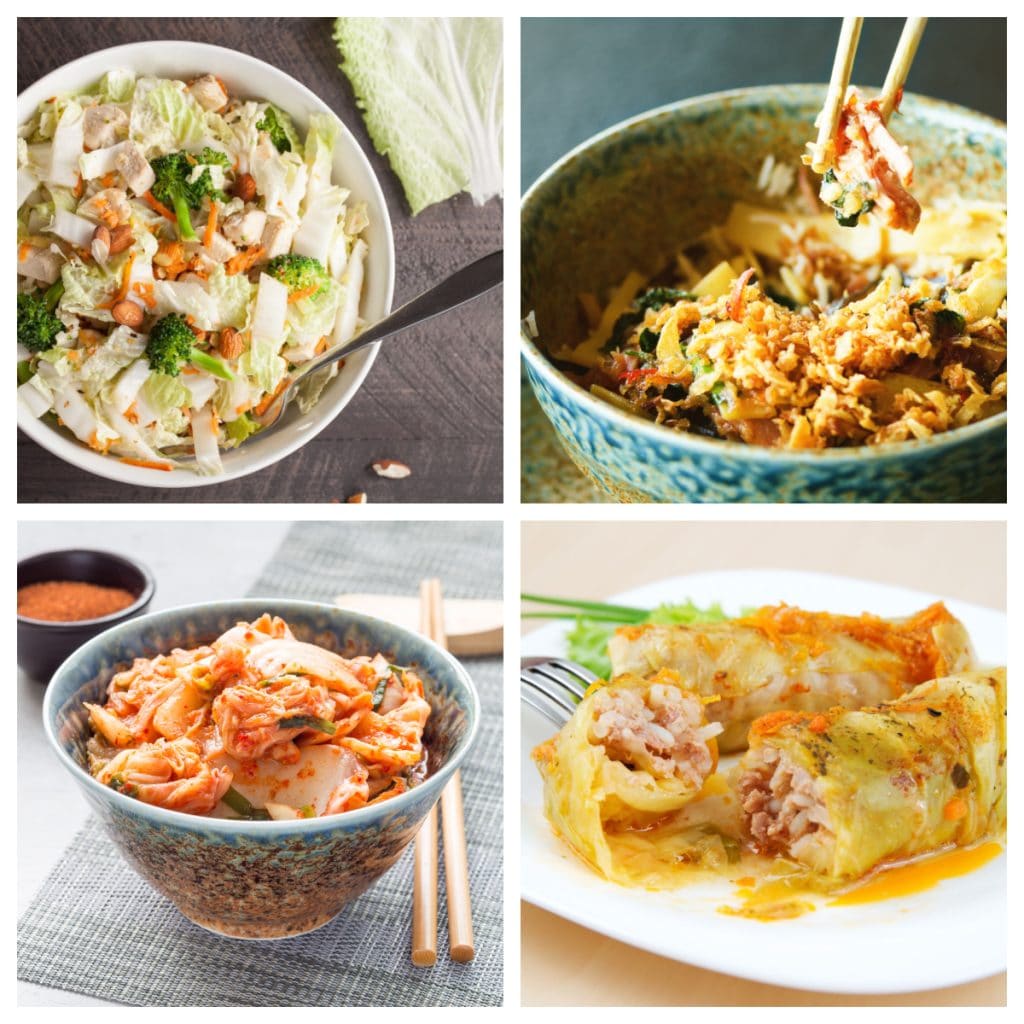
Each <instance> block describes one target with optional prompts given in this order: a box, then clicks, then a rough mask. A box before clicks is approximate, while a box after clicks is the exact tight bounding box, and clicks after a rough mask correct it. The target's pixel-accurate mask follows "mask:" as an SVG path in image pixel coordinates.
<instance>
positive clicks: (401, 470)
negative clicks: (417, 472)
mask: <svg viewBox="0 0 1024 1024" xmlns="http://www.w3.org/2000/svg"><path fill="white" fill-rule="evenodd" d="M371 468H372V469H373V471H374V473H376V474H377V476H384V477H387V478H388V479H389V480H404V479H405V477H407V476H409V474H410V473H412V470H411V469H410V468H409V467H408V466H407V465H406V464H405V463H404V462H399V461H398V460H397V459H378V460H377V461H376V462H375V463H373V465H372V467H371Z"/></svg>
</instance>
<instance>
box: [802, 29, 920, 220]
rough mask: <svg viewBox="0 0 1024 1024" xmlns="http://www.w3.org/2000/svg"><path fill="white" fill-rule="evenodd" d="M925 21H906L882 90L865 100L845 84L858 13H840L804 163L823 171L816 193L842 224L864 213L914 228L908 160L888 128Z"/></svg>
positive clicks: (857, 34) (915, 212) (856, 37)
mask: <svg viewBox="0 0 1024 1024" xmlns="http://www.w3.org/2000/svg"><path fill="white" fill-rule="evenodd" d="M926 20H927V19H925V18H908V19H907V23H906V25H905V27H904V30H903V34H902V35H901V37H900V42H899V45H898V47H897V49H896V53H895V54H894V55H893V59H892V64H891V65H890V67H889V73H888V75H887V76H886V80H885V85H884V86H883V87H882V91H881V93H880V94H879V95H878V96H877V97H876V98H875V99H872V100H865V99H864V98H863V97H862V96H861V94H860V93H859V92H858V90H857V89H855V88H853V87H851V86H850V85H849V81H850V73H851V71H852V69H853V61H854V57H855V55H856V50H857V43H858V41H859V39H860V28H861V22H862V21H863V18H846V19H844V22H843V30H842V33H841V34H840V37H839V45H838V48H837V51H836V59H835V63H834V65H833V67H832V79H831V81H830V83H829V91H828V94H827V96H826V99H825V106H824V108H823V109H822V112H821V115H820V116H819V118H818V122H817V124H818V129H819V132H818V138H817V140H816V141H815V142H813V143H809V144H808V146H807V150H808V152H807V153H806V154H805V156H804V158H803V160H804V163H806V164H808V165H810V167H811V168H812V169H813V170H814V171H815V172H816V173H818V174H821V175H823V177H822V182H821V191H820V196H821V200H822V202H823V203H825V204H826V205H827V206H831V207H832V209H833V210H835V214H836V220H837V221H838V222H839V223H840V224H841V225H842V226H843V227H854V226H856V224H858V223H859V221H860V218H861V217H862V216H865V215H867V214H870V215H871V216H872V217H873V218H874V219H876V220H877V221H878V222H879V223H882V224H885V225H886V226H887V227H890V228H896V229H897V230H903V231H914V229H915V228H916V227H917V225H918V222H919V221H920V219H921V206H920V204H919V203H918V201H917V200H916V199H915V198H914V197H913V196H912V195H911V194H910V191H909V190H910V186H911V185H912V184H913V180H914V164H913V161H912V160H911V159H910V154H909V152H908V151H907V149H906V147H904V146H901V145H900V144H899V143H898V142H897V141H896V139H895V138H894V137H893V136H892V134H891V133H890V132H889V128H888V121H889V118H890V117H891V116H892V114H893V113H894V112H895V111H896V110H898V109H899V105H900V101H901V100H902V98H903V83H904V82H905V81H906V77H907V74H908V72H909V70H910V63H911V61H912V60H913V59H914V54H915V53H916V52H917V46H918V43H919V42H920V39H921V34H922V33H923V32H924V25H925V21H926Z"/></svg>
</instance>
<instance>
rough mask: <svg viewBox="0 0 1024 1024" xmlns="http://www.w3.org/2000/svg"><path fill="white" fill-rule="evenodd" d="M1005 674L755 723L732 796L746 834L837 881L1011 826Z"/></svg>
mask: <svg viewBox="0 0 1024 1024" xmlns="http://www.w3.org/2000/svg"><path fill="white" fill-rule="evenodd" d="M1005 716H1006V670H1005V669H994V670H992V671H991V672H975V673H967V674H963V675H957V676H951V677H949V678H946V679H935V680H932V681H930V682H927V683H924V684H922V685H921V686H918V687H916V688H915V689H914V690H912V691H911V692H910V693H908V694H906V695H905V696H903V697H900V698H899V699H898V700H896V701H892V702H890V703H887V704H882V705H880V706H879V707H873V708H863V709H861V710H859V711H851V710H846V709H843V708H833V709H832V710H830V711H827V712H825V713H824V714H820V713H819V714H815V713H813V712H792V711H777V712H774V713H772V714H769V715H765V716H764V717H763V718H759V719H758V720H757V721H756V722H754V724H753V726H752V728H751V732H750V750H749V751H748V752H747V753H746V754H745V755H744V757H743V761H742V762H741V775H740V777H739V783H738V786H739V793H740V799H741V801H742V806H743V815H744V821H745V828H746V832H747V835H748V837H749V841H750V842H751V843H752V844H753V846H754V847H755V848H756V849H757V850H758V851H759V852H761V853H766V854H771V855H782V856H785V857H789V858H792V859H793V860H795V861H798V862H800V863H801V864H805V865H806V866H808V867H809V868H811V869H812V870H814V871H815V872H818V873H820V874H821V875H824V876H826V877H828V878H830V879H833V880H837V881H839V880H843V881H846V880H853V879H856V878H860V877H861V876H862V875H864V874H866V873H867V872H869V871H870V870H871V869H872V868H875V867H877V866H878V865H880V864H883V863H885V862H889V861H898V860H904V859H906V858H908V857H913V856H915V855H917V854H921V853H925V852H927V851H930V850H936V849H939V848H940V847H943V846H947V845H956V846H965V845H968V844H970V843H973V842H975V841H977V840H979V839H981V838H982V837H984V836H986V835H989V834H991V833H993V832H996V831H998V830H999V829H1001V828H1002V827H1003V826H1004V825H1005V822H1006V720H1005Z"/></svg>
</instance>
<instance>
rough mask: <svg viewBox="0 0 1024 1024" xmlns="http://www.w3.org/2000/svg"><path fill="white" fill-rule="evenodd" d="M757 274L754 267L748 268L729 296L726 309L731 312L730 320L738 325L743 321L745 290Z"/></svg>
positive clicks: (737, 279) (737, 280) (738, 278)
mask: <svg viewBox="0 0 1024 1024" xmlns="http://www.w3.org/2000/svg"><path fill="white" fill-rule="evenodd" d="M755 273H756V271H755V270H754V268H753V267H748V268H747V269H746V270H744V271H743V273H742V274H740V276H739V277H737V278H736V283H735V284H734V285H733V286H732V294H731V295H730V296H729V302H728V303H727V305H726V309H727V310H728V312H729V317H730V319H732V320H735V321H737V323H738V322H740V321H741V320H742V319H743V289H744V288H746V286H747V282H748V281H749V280H750V279H751V278H752V277H753V276H754V274H755Z"/></svg>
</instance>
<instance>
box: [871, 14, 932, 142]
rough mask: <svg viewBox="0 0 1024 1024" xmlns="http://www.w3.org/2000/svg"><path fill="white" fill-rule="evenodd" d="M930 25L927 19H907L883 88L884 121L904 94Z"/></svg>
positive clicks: (881, 113) (881, 111)
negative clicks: (912, 66) (926, 30)
mask: <svg viewBox="0 0 1024 1024" xmlns="http://www.w3.org/2000/svg"><path fill="white" fill-rule="evenodd" d="M927 24H928V19H927V18H907V20H906V22H905V23H904V25H903V31H902V32H901V33H900V41H899V43H898V44H897V46H896V52H895V53H894V54H893V55H892V63H891V64H890V65H889V73H888V74H887V75H886V76H885V85H883V86H882V104H881V108H880V109H879V114H880V116H881V118H882V120H883V121H886V122H887V121H888V120H889V118H890V117H891V116H892V112H893V110H894V109H895V107H896V102H897V100H898V98H899V97H900V95H901V94H902V92H903V85H904V83H905V82H906V80H907V75H909V74H910V65H911V64H913V62H914V55H915V54H916V53H917V46H918V43H920V42H921V36H923V35H924V27H925V25H927Z"/></svg>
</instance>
